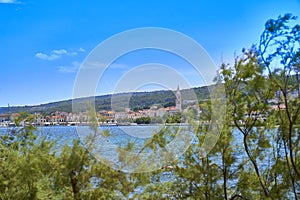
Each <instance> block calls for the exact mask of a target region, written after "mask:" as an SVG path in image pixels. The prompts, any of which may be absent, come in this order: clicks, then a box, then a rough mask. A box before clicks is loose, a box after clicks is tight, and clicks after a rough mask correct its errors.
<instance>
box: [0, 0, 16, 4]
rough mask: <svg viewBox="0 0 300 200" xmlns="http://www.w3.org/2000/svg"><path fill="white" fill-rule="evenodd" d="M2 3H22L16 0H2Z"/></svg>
mask: <svg viewBox="0 0 300 200" xmlns="http://www.w3.org/2000/svg"><path fill="white" fill-rule="evenodd" d="M0 3H12V4H17V3H20V2H18V1H16V0H0Z"/></svg>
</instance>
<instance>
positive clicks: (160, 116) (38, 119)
mask: <svg viewBox="0 0 300 200" xmlns="http://www.w3.org/2000/svg"><path fill="white" fill-rule="evenodd" d="M175 96H176V100H175V101H176V102H175V106H168V107H163V106H161V105H153V106H151V107H150V108H149V109H141V110H135V111H133V110H131V109H130V108H125V110H124V111H123V112H118V111H114V110H100V111H97V113H96V114H97V121H98V123H99V125H104V126H112V125H136V124H140V123H142V124H150V123H155V124H160V123H164V122H171V123H172V122H175V123H176V122H177V123H178V122H180V119H179V120H178V119H177V120H176V119H175V118H176V116H181V113H182V112H184V111H187V110H190V111H191V110H192V111H193V113H194V115H199V114H200V113H201V110H200V109H199V106H198V105H197V104H196V101H193V100H182V97H181V92H180V89H179V87H178V88H177V91H176V93H175ZM18 116H19V113H6V114H0V126H1V127H10V126H11V127H13V126H15V123H14V120H15V118H17V117H18ZM33 116H34V120H33V122H32V123H33V125H35V126H52V125H63V126H75V125H86V124H88V123H89V122H90V119H89V112H88V111H86V112H79V113H73V112H61V111H56V112H54V113H52V114H50V115H45V114H41V113H34V115H33ZM22 123H23V124H21V125H26V122H22Z"/></svg>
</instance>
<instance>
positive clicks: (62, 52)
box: [52, 49, 68, 55]
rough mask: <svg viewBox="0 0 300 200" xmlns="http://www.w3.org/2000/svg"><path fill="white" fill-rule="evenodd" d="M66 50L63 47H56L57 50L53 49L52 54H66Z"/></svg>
mask: <svg viewBox="0 0 300 200" xmlns="http://www.w3.org/2000/svg"><path fill="white" fill-rule="evenodd" d="M67 53H68V52H67V50H65V49H58V50H53V51H52V54H57V55H63V54H67Z"/></svg>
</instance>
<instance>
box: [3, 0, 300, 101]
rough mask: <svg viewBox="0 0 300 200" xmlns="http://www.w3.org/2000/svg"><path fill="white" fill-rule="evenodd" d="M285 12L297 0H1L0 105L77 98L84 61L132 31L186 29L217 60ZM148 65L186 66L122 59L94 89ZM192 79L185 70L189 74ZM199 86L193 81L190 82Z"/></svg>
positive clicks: (162, 59)
mask: <svg viewBox="0 0 300 200" xmlns="http://www.w3.org/2000/svg"><path fill="white" fill-rule="evenodd" d="M287 12H290V13H293V14H294V15H297V16H300V1H299V0H288V1H287V0H263V1H258V0H250V1H236V0H234V1H233V0H226V1H224V0H218V1H214V0H211V1H201V0H190V1H183V0H181V1H180V0H151V1H150V0H145V1H143V0H128V1H125V0H124V1H116V0H111V1H96V0H94V1H92V0H90V1H82V0H78V1H74V0H73V1H68V0H66V1H56V0H16V1H14V0H0V66H1V68H0V69H1V73H0V83H1V84H0V106H7V104H8V103H9V104H10V105H34V104H41V103H47V102H52V101H57V100H64V99H70V98H72V94H73V85H74V81H75V79H76V74H77V70H78V69H79V66H80V63H82V62H83V61H84V59H85V58H86V56H87V55H88V54H89V52H90V51H91V50H92V49H94V48H95V47H96V46H97V45H98V44H99V43H100V42H102V41H103V40H105V39H107V38H109V37H110V36H112V35H114V34H117V33H119V32H122V31H126V30H128V29H133V28H141V27H163V28H169V29H173V30H176V31H179V32H182V33H184V34H186V35H188V36H189V37H191V38H193V39H195V40H196V41H197V42H198V43H199V44H201V45H202V46H203V47H204V48H205V50H206V51H207V52H208V54H209V55H210V56H211V57H212V59H213V61H214V62H215V63H216V65H219V64H220V63H221V60H222V59H223V60H224V61H231V60H232V59H233V56H234V53H235V52H236V53H237V54H239V52H240V51H241V49H242V48H244V47H246V48H247V47H250V46H251V45H252V44H255V43H257V42H258V41H259V36H260V34H261V32H262V31H263V29H264V23H265V22H266V20H267V19H270V18H277V16H278V15H280V14H284V13H287ZM153 58H155V59H153ZM148 62H159V63H167V64H169V65H172V66H173V67H174V68H176V69H177V70H178V71H180V70H183V71H184V70H185V69H184V67H183V66H185V63H183V61H182V60H180V59H177V58H174V57H172V56H170V55H168V54H164V53H161V52H155V51H151V50H150V51H144V52H140V53H136V54H135V55H128V56H127V57H126V56H123V57H122V58H120V59H118V61H116V63H115V64H114V66H112V69H111V70H110V71H108V72H107V74H106V77H105V78H104V80H103V82H105V84H106V85H105V84H103V87H102V85H101V83H99V86H98V90H97V94H106V93H110V92H112V90H113V87H112V86H111V85H113V84H110V81H112V82H114V81H117V80H118V78H119V77H120V76H122V73H124V72H126V71H128V70H130V68H132V67H134V66H136V65H139V64H143V63H148ZM192 76H193V75H192V73H187V78H188V79H190V80H193V77H192ZM199 84H200V83H199V82H197V81H194V82H193V81H191V85H192V86H199ZM150 89H151V88H150Z"/></svg>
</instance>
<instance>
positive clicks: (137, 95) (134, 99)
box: [0, 86, 211, 114]
mask: <svg viewBox="0 0 300 200" xmlns="http://www.w3.org/2000/svg"><path fill="white" fill-rule="evenodd" d="M209 87H211V86H203V87H197V88H192V89H183V90H181V95H182V98H183V99H184V100H193V99H195V97H194V95H193V94H196V96H197V99H198V100H204V99H208V98H209ZM112 97H113V100H115V101H114V103H116V104H120V105H122V104H124V102H122V99H123V100H124V99H128V98H129V99H130V101H129V108H130V109H132V110H134V109H141V108H149V107H150V106H152V105H154V104H158V105H162V106H165V107H168V106H173V105H175V99H176V97H175V93H174V91H167V90H160V91H153V92H134V93H120V94H114V95H102V96H96V97H95V108H96V110H97V111H98V110H110V109H111V100H112ZM81 100H82V101H84V100H85V98H82V99H80V101H81ZM126 103H127V102H126ZM127 104H128V103H127ZM55 111H61V112H72V100H64V101H57V102H52V103H46V104H41V105H35V106H11V107H9V108H8V107H0V113H1V114H5V113H17V112H29V113H43V114H51V113H54V112H55Z"/></svg>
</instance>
